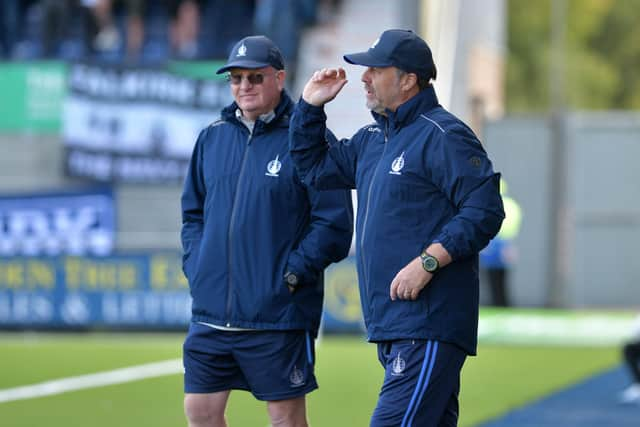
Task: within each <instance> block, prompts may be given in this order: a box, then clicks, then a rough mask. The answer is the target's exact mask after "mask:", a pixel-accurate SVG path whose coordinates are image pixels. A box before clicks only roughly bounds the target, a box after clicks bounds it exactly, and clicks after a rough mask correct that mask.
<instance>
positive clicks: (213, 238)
mask: <svg viewBox="0 0 640 427" xmlns="http://www.w3.org/2000/svg"><path fill="white" fill-rule="evenodd" d="M292 108H293V103H292V102H291V99H290V98H289V96H288V95H287V94H286V93H285V92H284V91H283V92H282V99H281V101H280V103H279V105H278V106H277V108H276V110H275V117H274V118H273V120H271V121H269V122H268V123H265V122H263V121H261V120H257V121H256V123H255V127H254V130H253V133H252V134H250V132H249V129H248V128H247V127H246V126H245V125H244V124H243V123H242V122H241V121H240V120H239V119H238V118H237V117H236V115H235V113H236V110H237V109H238V106H237V105H236V104H235V103H233V104H232V105H230V106H228V107H226V108H225V109H223V110H222V114H221V120H219V121H217V122H215V123H213V124H212V125H210V126H209V127H207V128H205V129H204V130H203V131H202V132H201V133H200V136H199V137H198V140H197V142H196V145H195V148H194V150H193V155H192V158H191V163H190V166H189V170H188V173H187V177H186V180H185V184H184V191H183V194H182V233H181V237H182V245H183V248H184V257H183V270H184V273H185V275H186V277H187V279H188V281H189V287H190V291H191V296H192V298H193V304H192V321H194V322H206V323H210V324H213V325H219V326H224V327H235V328H247V329H264V330H307V331H310V332H311V333H312V334H313V335H314V336H315V334H317V330H318V326H319V323H320V316H321V313H322V299H323V293H324V290H323V280H322V272H323V270H324V268H325V267H327V265H329V264H330V263H331V262H337V261H339V260H341V259H342V258H344V257H345V256H346V255H347V254H348V251H349V246H350V244H351V235H352V229H353V211H352V207H351V206H352V205H351V196H350V193H349V191H347V190H338V191H329V192H318V191H315V190H313V189H311V188H308V187H307V186H305V185H304V184H303V183H302V182H301V181H300V179H299V178H298V176H297V174H296V171H295V168H294V166H293V163H292V161H291V157H290V155H289V150H288V128H289V118H290V114H291V110H292ZM286 271H292V272H294V273H296V274H297V275H298V277H299V279H300V282H301V283H300V285H299V287H298V289H297V290H296V292H294V293H293V294H291V293H290V292H289V289H288V288H287V286H286V285H285V283H284V280H283V276H284V274H285V272H286Z"/></svg>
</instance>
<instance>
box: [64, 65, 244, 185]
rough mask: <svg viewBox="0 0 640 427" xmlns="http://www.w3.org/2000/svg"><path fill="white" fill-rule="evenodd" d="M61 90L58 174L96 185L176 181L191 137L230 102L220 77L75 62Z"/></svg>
mask: <svg viewBox="0 0 640 427" xmlns="http://www.w3.org/2000/svg"><path fill="white" fill-rule="evenodd" d="M211 74H212V75H213V70H212V71H211ZM68 84H69V87H68V96H67V98H66V101H65V105H64V112H63V130H62V135H63V140H64V144H65V159H66V165H65V169H66V171H67V174H68V175H70V176H77V177H85V178H90V179H93V180H96V181H116V182H138V183H163V182H175V183H178V182H182V180H183V179H184V175H185V173H186V168H187V165H188V162H189V158H190V157H191V151H192V149H193V146H194V144H195V141H196V138H197V137H198V133H199V131H200V130H201V129H203V128H204V127H205V126H207V125H208V124H209V123H212V122H213V121H215V120H216V119H217V117H218V116H219V112H220V110H221V108H222V107H223V106H225V105H227V104H229V103H230V102H231V101H232V99H231V95H230V93H229V89H228V87H227V85H226V84H225V82H224V80H223V79H221V78H217V79H215V80H203V79H197V78H191V77H186V76H182V75H178V74H176V73H173V72H170V71H168V70H166V69H152V68H124V67H119V66H111V67H105V66H94V65H89V64H81V63H78V64H73V65H71V66H70V68H69V79H68Z"/></svg>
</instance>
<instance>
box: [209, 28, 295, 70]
mask: <svg viewBox="0 0 640 427" xmlns="http://www.w3.org/2000/svg"><path fill="white" fill-rule="evenodd" d="M268 66H271V67H273V68H275V69H276V70H284V60H283V59H282V53H280V49H278V48H277V46H276V45H275V44H274V43H273V42H272V41H271V40H270V39H269V38H267V37H265V36H249V37H245V38H243V39H242V40H240V41H239V42H238V43H236V45H235V46H234V47H233V49H231V53H230V54H229V59H228V60H227V63H226V64H225V65H224V67H222V68H220V69H219V70H218V71H216V74H222V73H224V72H225V71H229V69H231V68H248V69H256V68H263V67H268Z"/></svg>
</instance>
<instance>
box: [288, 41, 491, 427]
mask: <svg viewBox="0 0 640 427" xmlns="http://www.w3.org/2000/svg"><path fill="white" fill-rule="evenodd" d="M344 59H345V60H346V61H347V62H349V63H352V64H357V65H362V66H365V67H367V68H366V69H365V71H364V73H363V74H362V79H361V80H362V82H363V83H364V89H365V97H366V105H367V108H369V109H370V110H371V111H372V114H373V118H374V120H375V121H374V122H373V123H371V124H368V125H366V126H364V127H362V128H361V129H360V130H359V131H358V132H356V134H355V135H353V137H352V138H351V139H348V140H342V141H336V140H333V139H331V138H327V137H326V116H325V113H324V109H323V106H324V104H326V103H327V102H329V101H331V100H332V99H334V98H335V97H336V95H337V94H338V93H339V92H340V90H341V89H342V87H344V85H345V84H346V83H347V79H346V73H345V71H344V70H343V69H342V68H338V69H323V70H320V71H317V72H315V73H314V74H313V76H312V77H311V79H310V80H309V82H308V83H307V84H306V86H305V88H304V91H303V95H302V99H301V100H300V102H299V103H298V105H297V106H296V108H295V111H294V115H293V117H292V120H291V126H290V130H289V133H290V148H291V156H292V159H293V161H294V162H295V164H296V167H297V169H298V173H299V174H300V176H301V177H302V178H303V180H304V182H305V183H307V184H309V185H311V186H313V187H315V188H317V189H319V190H326V189H338V188H349V189H353V188H356V189H357V190H358V210H359V212H358V215H357V223H356V230H357V233H356V236H357V237H358V238H357V245H356V248H357V266H358V277H359V285H360V297H361V299H362V307H363V314H364V320H365V324H366V326H367V334H368V339H369V341H372V342H376V343H377V344H378V357H379V360H380V362H381V363H382V366H383V367H384V369H385V377H384V382H383V385H382V389H381V391H380V395H379V399H378V404H377V406H376V408H375V411H374V413H373V416H372V418H371V426H376V427H378V426H421V427H424V426H455V425H456V424H457V418H458V393H459V389H460V370H461V369H462V365H463V363H464V361H465V358H466V356H467V355H473V354H475V352H476V344H477V328H478V293H479V291H478V288H479V285H478V281H479V280H478V253H479V251H480V250H481V249H482V248H483V247H484V246H486V244H487V243H488V242H489V240H490V239H491V238H492V237H493V236H495V235H496V233H497V232H498V230H499V229H500V224H501V223H502V219H503V218H504V212H503V206H502V200H501V198H500V191H499V182H500V174H498V173H495V172H494V171H493V167H492V164H491V162H490V161H489V159H488V157H487V154H486V152H485V150H484V149H483V147H482V145H481V144H480V141H478V139H477V138H476V136H475V135H474V134H473V132H472V131H471V129H469V127H467V126H466V125H465V124H464V123H463V122H461V121H460V120H459V119H458V118H456V117H455V116H453V115H452V114H451V113H449V112H448V111H446V110H445V109H444V108H442V107H441V106H440V105H439V104H438V100H437V98H436V94H435V91H434V89H433V86H432V84H431V81H432V80H433V79H435V78H436V67H435V64H434V63H433V59H432V55H431V50H430V49H429V47H428V46H427V44H426V43H425V41H424V40H422V39H421V38H420V37H418V36H417V35H416V34H414V33H413V32H411V31H405V30H388V31H385V32H383V33H382V35H381V36H380V38H379V39H378V40H376V41H375V43H374V44H373V46H371V48H370V49H369V50H367V51H366V52H361V53H354V54H350V55H345V56H344Z"/></svg>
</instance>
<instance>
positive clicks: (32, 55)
mask: <svg viewBox="0 0 640 427" xmlns="http://www.w3.org/2000/svg"><path fill="white" fill-rule="evenodd" d="M318 3H319V1H318V0H299V1H294V0H286V1H279V0H257V1H256V0H236V1H224V0H157V1H145V0H5V1H2V2H0V58H4V59H12V60H31V59H42V58H47V59H61V60H78V59H92V60H99V61H106V62H128V63H133V64H157V63H162V62H164V61H166V60H167V59H182V60H201V59H210V58H223V57H225V56H226V55H227V53H228V51H229V49H230V47H231V46H232V45H233V43H234V42H235V41H237V40H238V39H239V38H241V37H244V36H246V35H250V34H258V33H259V34H265V35H267V36H269V37H270V38H272V39H273V40H274V41H275V42H276V44H278V45H279V46H280V48H281V49H282V51H283V54H284V55H285V57H286V58H288V59H289V60H290V61H295V60H296V58H297V50H298V41H299V39H300V31H301V29H302V28H304V27H306V26H308V25H311V24H313V23H315V22H316V20H317V19H318V18H319V17H318V9H319V8H318ZM330 3H332V4H333V5H335V4H336V3H337V2H336V1H332V2H330Z"/></svg>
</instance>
